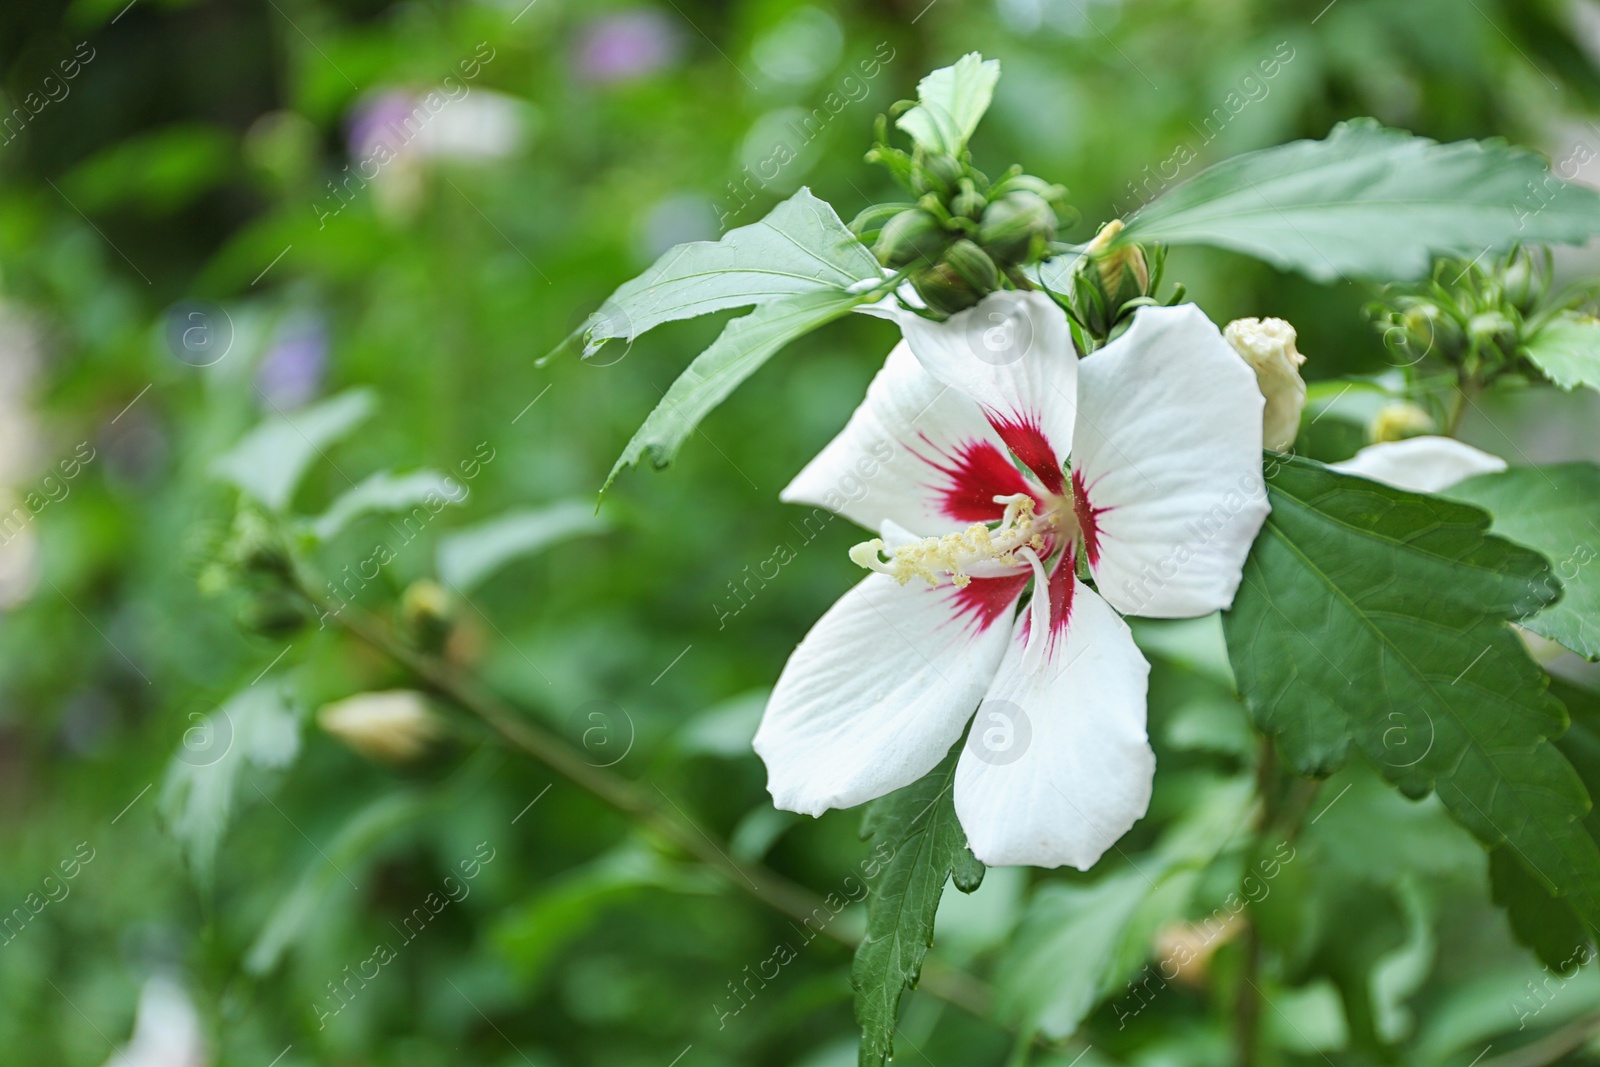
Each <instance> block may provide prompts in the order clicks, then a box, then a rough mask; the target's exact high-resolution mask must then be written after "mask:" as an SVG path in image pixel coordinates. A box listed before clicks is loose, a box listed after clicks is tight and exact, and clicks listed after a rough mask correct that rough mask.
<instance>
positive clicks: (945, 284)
mask: <svg viewBox="0 0 1600 1067" xmlns="http://www.w3.org/2000/svg"><path fill="white" fill-rule="evenodd" d="M911 285H912V287H913V288H915V289H916V291H917V295H918V296H920V297H922V299H923V301H924V302H925V303H927V305H928V306H929V307H931V308H933V309H934V310H936V311H943V312H945V313H946V314H948V315H954V314H955V313H956V312H958V311H965V310H966V309H967V308H969V307H972V306H973V305H974V304H976V303H977V302H978V301H979V299H981V298H982V296H983V294H982V293H979V292H978V291H977V290H976V289H974V288H973V287H972V286H971V284H969V283H968V282H967V280H966V279H965V278H963V277H962V276H961V274H960V272H959V271H957V270H956V268H955V267H954V266H952V265H951V264H949V263H937V264H935V265H933V266H931V267H924V268H923V269H922V270H919V271H917V272H916V273H914V274H912V275H911Z"/></svg>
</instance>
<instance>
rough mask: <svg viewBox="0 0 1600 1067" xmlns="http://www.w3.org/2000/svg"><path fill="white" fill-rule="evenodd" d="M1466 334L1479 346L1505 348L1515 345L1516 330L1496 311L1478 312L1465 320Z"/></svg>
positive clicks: (1509, 321)
mask: <svg viewBox="0 0 1600 1067" xmlns="http://www.w3.org/2000/svg"><path fill="white" fill-rule="evenodd" d="M1467 333H1469V334H1470V335H1471V336H1472V339H1473V340H1475V341H1477V342H1478V343H1480V344H1492V345H1497V346H1499V347H1501V348H1502V349H1504V348H1507V347H1509V346H1511V345H1514V344H1515V343H1516V338H1517V329H1516V327H1515V326H1513V325H1511V320H1510V319H1508V318H1506V317H1505V315H1503V314H1501V313H1500V312H1498V311H1484V312H1480V313H1478V314H1476V315H1474V316H1472V318H1470V319H1468V320H1467Z"/></svg>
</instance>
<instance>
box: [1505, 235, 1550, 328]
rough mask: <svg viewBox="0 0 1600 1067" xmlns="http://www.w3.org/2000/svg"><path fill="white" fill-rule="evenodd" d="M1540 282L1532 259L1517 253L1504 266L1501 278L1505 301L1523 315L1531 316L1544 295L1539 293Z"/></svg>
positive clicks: (1541, 286)
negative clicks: (1503, 273)
mask: <svg viewBox="0 0 1600 1067" xmlns="http://www.w3.org/2000/svg"><path fill="white" fill-rule="evenodd" d="M1542 281H1543V279H1542V278H1541V277H1540V275H1539V271H1538V270H1537V268H1535V267H1534V264H1533V257H1531V256H1530V255H1528V253H1527V252H1525V251H1524V252H1518V253H1517V254H1516V255H1514V256H1512V257H1511V260H1510V262H1508V263H1507V264H1506V269H1505V275H1504V277H1503V278H1502V284H1503V285H1504V286H1505V294H1506V300H1507V301H1508V302H1509V303H1510V304H1511V306H1512V307H1514V308H1516V309H1517V310H1518V311H1520V312H1522V313H1523V314H1524V315H1528V314H1531V313H1532V311H1533V309H1534V307H1535V306H1536V305H1537V304H1538V302H1539V299H1540V297H1542V296H1543V295H1544V293H1543V292H1542V291H1541V290H1542V289H1543V288H1544V287H1543V285H1541V284H1540V283H1541V282H1542Z"/></svg>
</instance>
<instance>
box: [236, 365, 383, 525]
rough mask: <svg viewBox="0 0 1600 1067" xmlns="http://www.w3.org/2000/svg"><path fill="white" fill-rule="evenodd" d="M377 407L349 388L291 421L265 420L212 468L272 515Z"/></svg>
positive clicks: (366, 395) (367, 394) (365, 393)
mask: <svg viewBox="0 0 1600 1067" xmlns="http://www.w3.org/2000/svg"><path fill="white" fill-rule="evenodd" d="M376 407H377V404H376V402H375V401H374V399H373V394H372V391H371V390H370V389H352V390H350V391H348V392H344V393H340V394H339V395H338V396H335V397H331V398H329V399H327V400H324V401H323V402H322V403H320V404H314V405H312V406H311V407H308V408H306V409H304V410H303V411H297V412H295V413H294V414H293V415H292V416H290V415H285V416H279V417H276V418H272V419H268V420H267V421H265V422H263V423H261V425H259V426H257V427H256V428H255V429H253V430H251V431H250V432H249V433H247V434H245V435H244V437H243V439H241V440H240V441H239V443H238V444H236V445H234V446H233V447H232V448H231V449H229V450H228V451H227V452H225V453H223V454H222V455H220V456H218V457H217V458H216V459H215V460H214V461H213V462H212V464H211V472H212V473H213V474H215V475H216V476H217V477H219V478H221V479H222V480H224V481H226V482H230V483H232V484H233V485H236V486H238V487H239V488H240V489H242V490H243V491H244V492H246V493H248V494H249V495H250V496H252V497H254V498H255V499H257V500H259V501H260V502H261V503H263V504H265V505H266V506H267V507H268V508H269V509H271V510H272V511H282V510H283V509H284V508H286V507H288V505H289V500H290V498H291V497H293V496H294V490H295V487H296V486H297V485H299V484H300V478H301V477H302V476H303V475H304V474H305V472H306V467H308V466H309V465H310V463H311V460H312V459H313V458H314V457H316V456H319V455H321V454H322V450H323V448H325V447H326V446H328V445H330V444H332V443H333V442H334V441H337V440H338V439H339V438H341V437H343V436H345V435H346V434H348V433H349V432H350V431H351V430H354V429H355V428H356V427H357V426H359V425H360V424H361V423H362V422H363V421H365V420H366V418H367V417H368V416H369V415H371V414H372V412H373V410H374V409H375V408H376Z"/></svg>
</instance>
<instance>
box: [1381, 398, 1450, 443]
mask: <svg viewBox="0 0 1600 1067" xmlns="http://www.w3.org/2000/svg"><path fill="white" fill-rule="evenodd" d="M1369 429H1370V433H1371V435H1372V439H1373V441H1404V440H1405V439H1406V438H1408V437H1421V436H1422V435H1423V434H1429V433H1432V432H1433V431H1434V429H1435V427H1434V424H1433V416H1432V415H1429V414H1428V413H1427V412H1426V411H1424V410H1422V409H1421V408H1420V407H1418V406H1417V405H1415V404H1408V403H1401V404H1385V405H1384V406H1383V407H1381V408H1379V409H1378V413H1377V414H1376V415H1375V416H1373V419H1372V426H1371V427H1370V428H1369Z"/></svg>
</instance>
